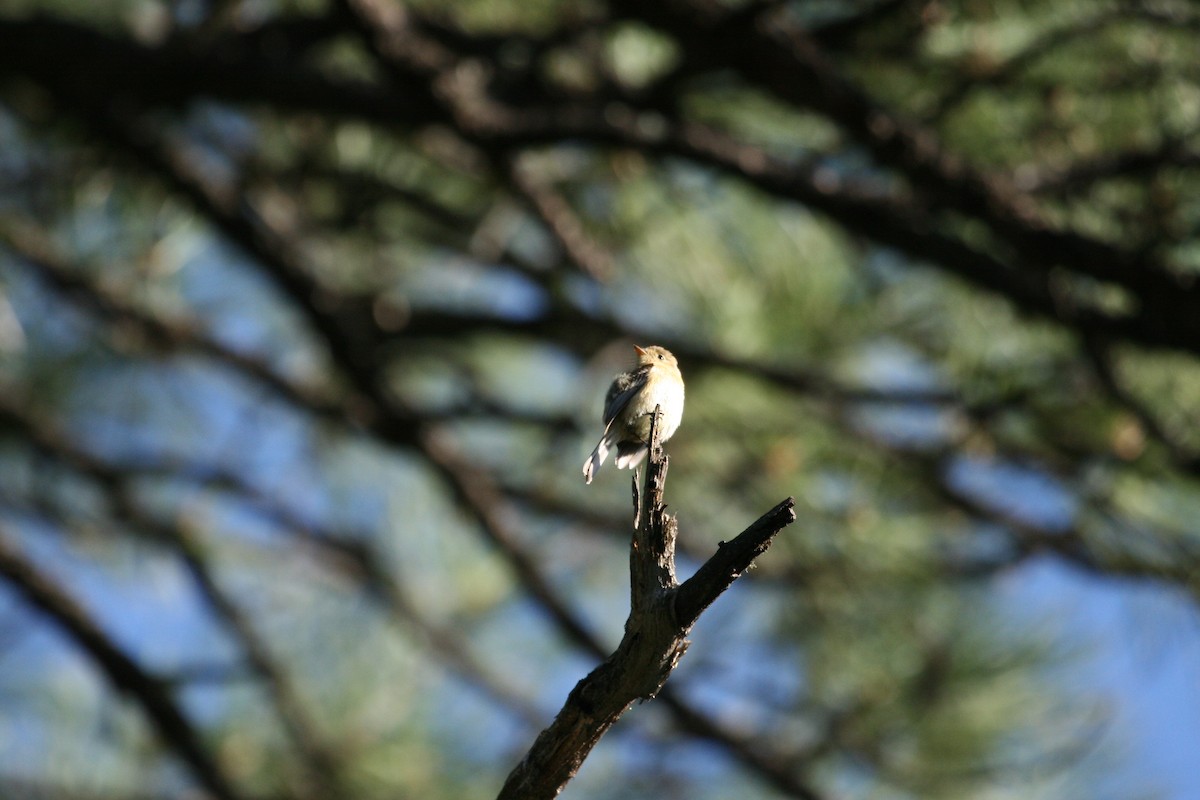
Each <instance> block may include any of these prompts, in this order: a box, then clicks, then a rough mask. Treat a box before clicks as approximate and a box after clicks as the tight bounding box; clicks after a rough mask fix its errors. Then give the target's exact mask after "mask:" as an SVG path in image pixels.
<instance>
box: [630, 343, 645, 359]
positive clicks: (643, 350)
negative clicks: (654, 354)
mask: <svg viewBox="0 0 1200 800" xmlns="http://www.w3.org/2000/svg"><path fill="white" fill-rule="evenodd" d="M633 349H634V350H637V354H638V355H639V356H644V355H646V348H644V347H638V346H637V345H636V344H635V345H634V346H633Z"/></svg>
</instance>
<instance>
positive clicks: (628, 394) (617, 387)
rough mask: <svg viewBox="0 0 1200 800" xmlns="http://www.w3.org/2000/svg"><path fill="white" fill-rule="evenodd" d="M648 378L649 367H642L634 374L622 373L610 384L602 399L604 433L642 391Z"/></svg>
mask: <svg viewBox="0 0 1200 800" xmlns="http://www.w3.org/2000/svg"><path fill="white" fill-rule="evenodd" d="M649 377H650V369H649V367H644V368H642V369H639V370H636V371H634V372H622V373H621V374H620V375H618V376H617V377H616V379H615V380H614V381H613V382H612V386H609V387H608V395H607V396H605V398H604V426H605V432H607V431H608V426H609V425H611V424H612V421H613V420H614V419H616V418H617V415H618V414H620V413H621V411H622V410H623V409H624V408H625V406H627V405H629V401H630V400H631V399H632V398H633V396H634V395H635V394H637V393H638V392H640V391H641V390H642V387H643V386H645V385H646V380H647V379H648V378H649Z"/></svg>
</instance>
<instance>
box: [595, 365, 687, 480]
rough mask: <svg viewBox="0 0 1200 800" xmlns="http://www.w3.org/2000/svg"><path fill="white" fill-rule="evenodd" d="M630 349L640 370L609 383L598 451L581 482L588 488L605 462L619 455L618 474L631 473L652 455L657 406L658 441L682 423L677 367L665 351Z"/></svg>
mask: <svg viewBox="0 0 1200 800" xmlns="http://www.w3.org/2000/svg"><path fill="white" fill-rule="evenodd" d="M633 349H634V350H635V351H636V352H637V357H638V364H637V366H636V367H635V368H634V369H632V370H630V371H629V372H622V373H621V374H620V375H617V377H616V378H614V379H613V382H612V385H611V386H609V387H608V394H607V395H605V397H604V415H603V419H602V421H603V422H604V434H603V435H602V436H601V437H600V442H599V443H598V444H597V445H596V449H594V450H593V451H592V454H591V455H590V456H588V458H587V460H586V461H584V462H583V478H584V481H585V482H586V483H591V482H592V478H593V477H594V476H595V474H596V472H597V471H598V470H599V469H600V465H601V464H603V463H604V460H605V459H606V458H608V454H609V451H611V450H612V449H613V448H614V447H615V448H616V450H617V457H616V464H617V469H635V468H636V467H637V466H638V465H639V464H641V463H642V459H643V458H645V457H646V453H648V452H649V451H650V418H651V416H653V414H654V408H655V406H658V407H660V408H661V409H662V418H661V421H660V423H659V430H660V434H659V436H660V440H661V441H663V442H665V441H667V440H668V439H670V438H671V436H672V435H673V434H674V433H675V431H676V429H677V428H679V422H680V420H682V419H683V375H682V374H681V373H680V372H679V363H678V362H677V361H676V360H675V356H673V355H671V352H670V351H669V350H667V349H666V348H665V347H659V346H658V345H650V346H648V347H638V346H637V345H636V344H635V345H634V346H633Z"/></svg>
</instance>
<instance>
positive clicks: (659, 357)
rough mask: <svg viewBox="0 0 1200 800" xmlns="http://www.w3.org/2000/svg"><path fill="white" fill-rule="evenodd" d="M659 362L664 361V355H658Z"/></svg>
mask: <svg viewBox="0 0 1200 800" xmlns="http://www.w3.org/2000/svg"><path fill="white" fill-rule="evenodd" d="M658 360H659V361H662V360H663V357H662V353H659V354H658Z"/></svg>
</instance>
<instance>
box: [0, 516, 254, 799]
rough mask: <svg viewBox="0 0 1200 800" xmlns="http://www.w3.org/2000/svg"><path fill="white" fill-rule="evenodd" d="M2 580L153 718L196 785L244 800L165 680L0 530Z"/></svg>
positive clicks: (214, 793) (223, 797) (155, 726)
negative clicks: (149, 670) (143, 664)
mask: <svg viewBox="0 0 1200 800" xmlns="http://www.w3.org/2000/svg"><path fill="white" fill-rule="evenodd" d="M0 578H3V579H4V580H5V581H6V582H7V583H8V584H9V586H11V587H12V588H13V589H14V590H16V592H17V593H18V594H20V595H21V596H23V597H24V598H25V599H26V600H27V601H28V602H29V603H30V605H33V606H35V607H36V608H38V609H39V610H41V611H42V612H43V613H45V614H46V615H47V616H48V617H49V618H50V619H51V620H53V621H54V623H55V624H56V625H57V626H58V627H59V628H60V629H61V630H62V631H63V632H64V633H65V634H66V635H67V636H68V637H69V638H70V639H71V640H72V641H73V642H74V643H75V645H76V646H78V647H79V648H80V649H81V650H83V651H84V652H85V653H87V655H88V657H89V658H90V659H91V660H92V662H93V663H94V664H95V665H96V666H97V667H98V668H99V670H100V671H101V672H102V673H103V674H104V676H105V677H106V678H108V681H109V683H111V684H112V686H113V688H115V689H116V690H117V691H119V692H121V693H122V694H125V695H127V696H128V697H130V698H131V699H132V700H133V701H134V702H135V703H137V705H138V706H140V707H141V709H142V712H143V713H144V714H145V715H146V717H147V718H148V719H149V721H150V723H151V724H152V725H153V726H154V728H155V730H156V731H157V732H158V735H159V737H160V738H161V739H162V741H163V743H164V744H165V745H166V746H167V747H168V748H170V750H171V751H172V752H173V753H175V754H176V755H177V756H178V757H179V759H180V760H182V761H183V762H184V763H185V764H186V765H187V766H188V768H189V770H190V771H191V773H192V776H193V777H194V778H195V779H196V781H197V782H198V783H199V784H200V785H201V786H203V787H204V788H205V789H207V790H208V791H210V792H212V794H213V796H215V797H217V798H220V800H242V798H243V796H242V794H241V793H240V792H239V791H237V790H236V789H235V788H234V787H235V786H236V783H235V782H234V781H233V780H232V779H231V778H230V777H229V776H228V775H226V774H225V771H224V769H223V768H222V767H221V766H220V764H219V763H218V762H217V761H216V759H214V758H213V756H212V754H211V753H209V751H208V749H207V748H206V747H205V746H204V744H203V742H202V740H201V737H200V734H199V733H198V732H197V731H196V729H195V728H194V727H193V726H192V723H191V722H190V721H189V720H188V719H187V717H185V716H184V714H183V711H182V710H181V709H180V708H179V706H178V704H177V703H176V702H175V699H174V698H173V697H171V695H170V693H169V692H168V691H167V689H166V686H165V685H164V684H163V682H162V681H160V680H158V679H157V678H155V677H154V676H152V675H150V674H149V673H147V672H146V671H144V670H143V669H142V667H141V666H140V665H139V664H138V663H137V662H136V661H134V660H133V658H132V657H131V656H130V655H129V654H128V653H126V652H125V651H124V650H122V649H121V648H120V647H118V646H117V644H116V643H115V642H114V641H113V640H112V639H111V638H110V637H109V636H108V635H107V634H105V633H104V631H103V630H101V628H100V626H99V625H97V624H96V622H95V621H94V620H93V619H92V618H91V617H90V616H88V614H87V612H86V611H85V610H84V608H83V607H82V606H81V605H79V603H78V602H76V600H75V599H74V598H73V597H71V596H70V595H68V594H67V593H66V591H65V590H64V589H63V588H62V587H60V586H59V585H58V584H57V583H55V581H54V580H53V579H52V578H51V577H50V576H48V575H46V574H45V573H44V572H42V571H41V570H40V569H38V568H37V567H36V566H35V565H34V564H33V563H32V562H31V561H29V560H27V559H26V558H25V557H24V556H23V555H22V554H21V553H20V552H19V551H18V550H17V548H16V547H15V546H14V545H13V543H12V540H11V537H10V536H9V534H8V533H7V532H6V531H4V530H3V529H0Z"/></svg>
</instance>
